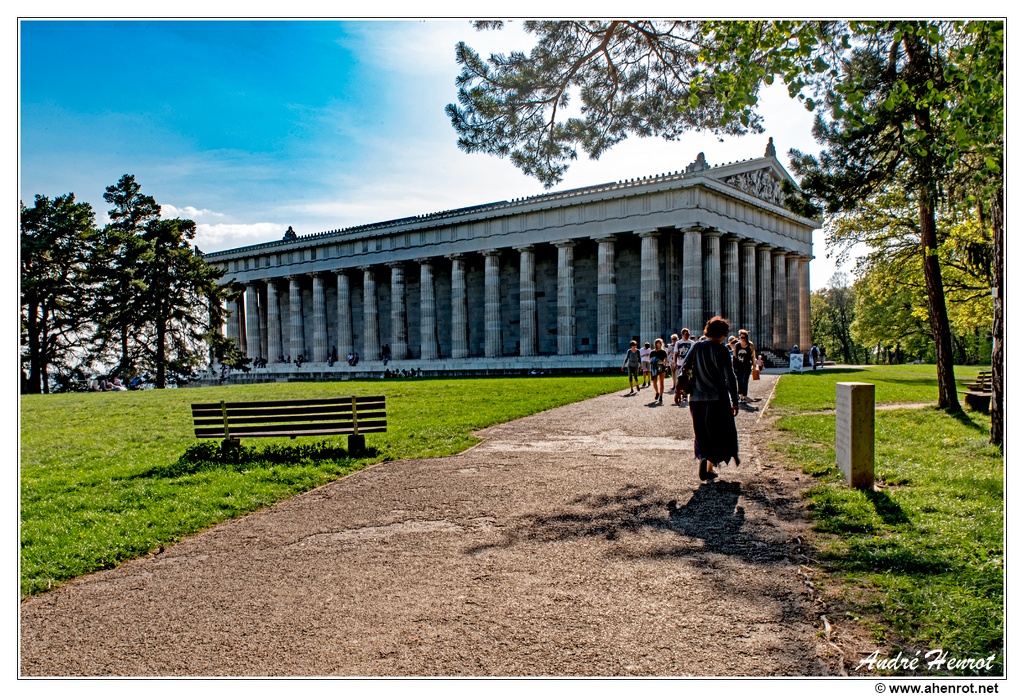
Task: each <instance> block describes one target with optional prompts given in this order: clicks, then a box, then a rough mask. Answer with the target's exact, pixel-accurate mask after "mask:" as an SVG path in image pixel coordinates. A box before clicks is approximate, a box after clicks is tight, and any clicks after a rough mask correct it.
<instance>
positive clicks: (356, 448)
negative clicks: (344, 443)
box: [348, 435, 366, 455]
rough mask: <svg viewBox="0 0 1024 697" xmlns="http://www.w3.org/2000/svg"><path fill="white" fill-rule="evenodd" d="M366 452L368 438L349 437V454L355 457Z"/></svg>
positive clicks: (360, 436)
mask: <svg viewBox="0 0 1024 697" xmlns="http://www.w3.org/2000/svg"><path fill="white" fill-rule="evenodd" d="M364 452H366V436H363V435H350V436H349V437H348V454H349V455H355V454H360V453H364Z"/></svg>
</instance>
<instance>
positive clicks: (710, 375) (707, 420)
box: [683, 315, 740, 481]
mask: <svg viewBox="0 0 1024 697" xmlns="http://www.w3.org/2000/svg"><path fill="white" fill-rule="evenodd" d="M728 333H729V322H728V321H726V320H725V319H723V318H721V317H719V316H717V315H716V316H715V317H712V318H711V319H710V320H708V323H707V324H706V325H705V327H704V336H706V337H707V340H706V341H700V342H698V343H697V344H696V345H694V347H693V348H692V349H690V352H689V353H688V354H687V356H686V360H685V362H684V364H683V370H684V371H685V370H688V369H689V368H691V367H692V368H693V372H694V387H693V392H692V393H691V394H690V417H691V419H692V420H693V434H694V439H693V450H694V457H695V458H696V459H697V460H699V461H700V469H699V471H698V474H699V476H700V479H701V481H707V480H712V479H715V478H716V477H717V476H718V473H717V472H715V471H714V466H715V465H717V464H719V463H722V462H728V461H729V460H730V459H731V460H735V462H736V464H737V465H739V464H740V447H739V437H738V435H737V433H736V414H737V413H738V412H739V393H738V391H737V387H736V374H735V373H734V372H733V369H732V360H731V357H730V356H729V350H728V349H727V348H725V346H723V345H722V341H723V340H724V339H725V337H726V335H728Z"/></svg>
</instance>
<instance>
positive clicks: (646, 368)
mask: <svg viewBox="0 0 1024 697" xmlns="http://www.w3.org/2000/svg"><path fill="white" fill-rule="evenodd" d="M640 371H641V372H642V373H643V374H644V384H643V385H641V387H650V386H651V342H650V341H645V342H644V347H643V348H642V349H640Z"/></svg>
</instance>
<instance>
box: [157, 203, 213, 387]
mask: <svg viewBox="0 0 1024 697" xmlns="http://www.w3.org/2000/svg"><path fill="white" fill-rule="evenodd" d="M195 231H196V228H195V223H194V222H192V221H191V220H181V219H173V220H151V221H149V223H147V224H146V226H145V229H144V231H143V234H142V239H143V240H144V241H145V242H146V243H147V244H148V245H149V249H150V251H151V256H150V259H149V260H148V263H147V264H145V266H144V267H143V270H142V280H143V281H144V283H145V286H146V293H145V294H144V296H143V316H144V318H145V321H146V326H147V329H148V330H149V335H148V341H147V342H146V350H147V354H148V357H149V359H150V360H151V362H152V365H153V367H154V372H155V383H156V387H157V388H163V387H166V386H167V383H168V381H169V380H170V381H172V382H188V381H189V380H192V379H194V378H195V374H196V373H197V372H198V370H199V368H200V367H201V366H202V365H203V364H204V363H205V362H206V360H207V359H208V357H209V350H210V346H209V343H208V340H209V338H210V335H211V334H212V333H215V332H217V330H218V329H219V327H220V325H221V321H222V319H223V315H222V314H221V310H220V308H221V307H222V302H221V301H222V300H223V298H224V297H226V294H227V292H228V284H224V283H220V279H221V277H222V276H223V274H224V272H223V271H222V270H221V269H219V268H217V267H214V266H211V265H210V264H207V263H206V262H205V261H203V259H202V257H201V256H199V254H198V253H197V252H196V251H194V250H193V248H192V246H191V244H190V242H191V240H192V239H193V238H194V237H195Z"/></svg>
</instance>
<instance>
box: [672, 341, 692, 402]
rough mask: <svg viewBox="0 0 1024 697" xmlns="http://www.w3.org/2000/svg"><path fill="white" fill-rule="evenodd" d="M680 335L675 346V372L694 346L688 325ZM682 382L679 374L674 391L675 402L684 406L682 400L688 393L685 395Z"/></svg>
mask: <svg viewBox="0 0 1024 697" xmlns="http://www.w3.org/2000/svg"><path fill="white" fill-rule="evenodd" d="M679 336H680V337H681V338H680V339H679V341H677V342H676V346H675V350H676V364H675V370H674V371H673V372H675V373H678V372H679V369H680V368H681V367H682V365H683V360H684V359H685V358H686V354H687V352H688V351H689V350H690V349H691V348H692V347H693V341H692V340H691V339H690V330H689V329H687V328H686V327H683V329H682V330H681V331H680V332H679ZM681 382H682V381H681V380H679V379H678V376H677V378H676V385H675V389H674V390H673V391H674V392H675V403H676V404H677V405H678V406H682V400H683V399H685V398H686V395H684V394H683V392H682V390H681V389H680V387H681Z"/></svg>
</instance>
